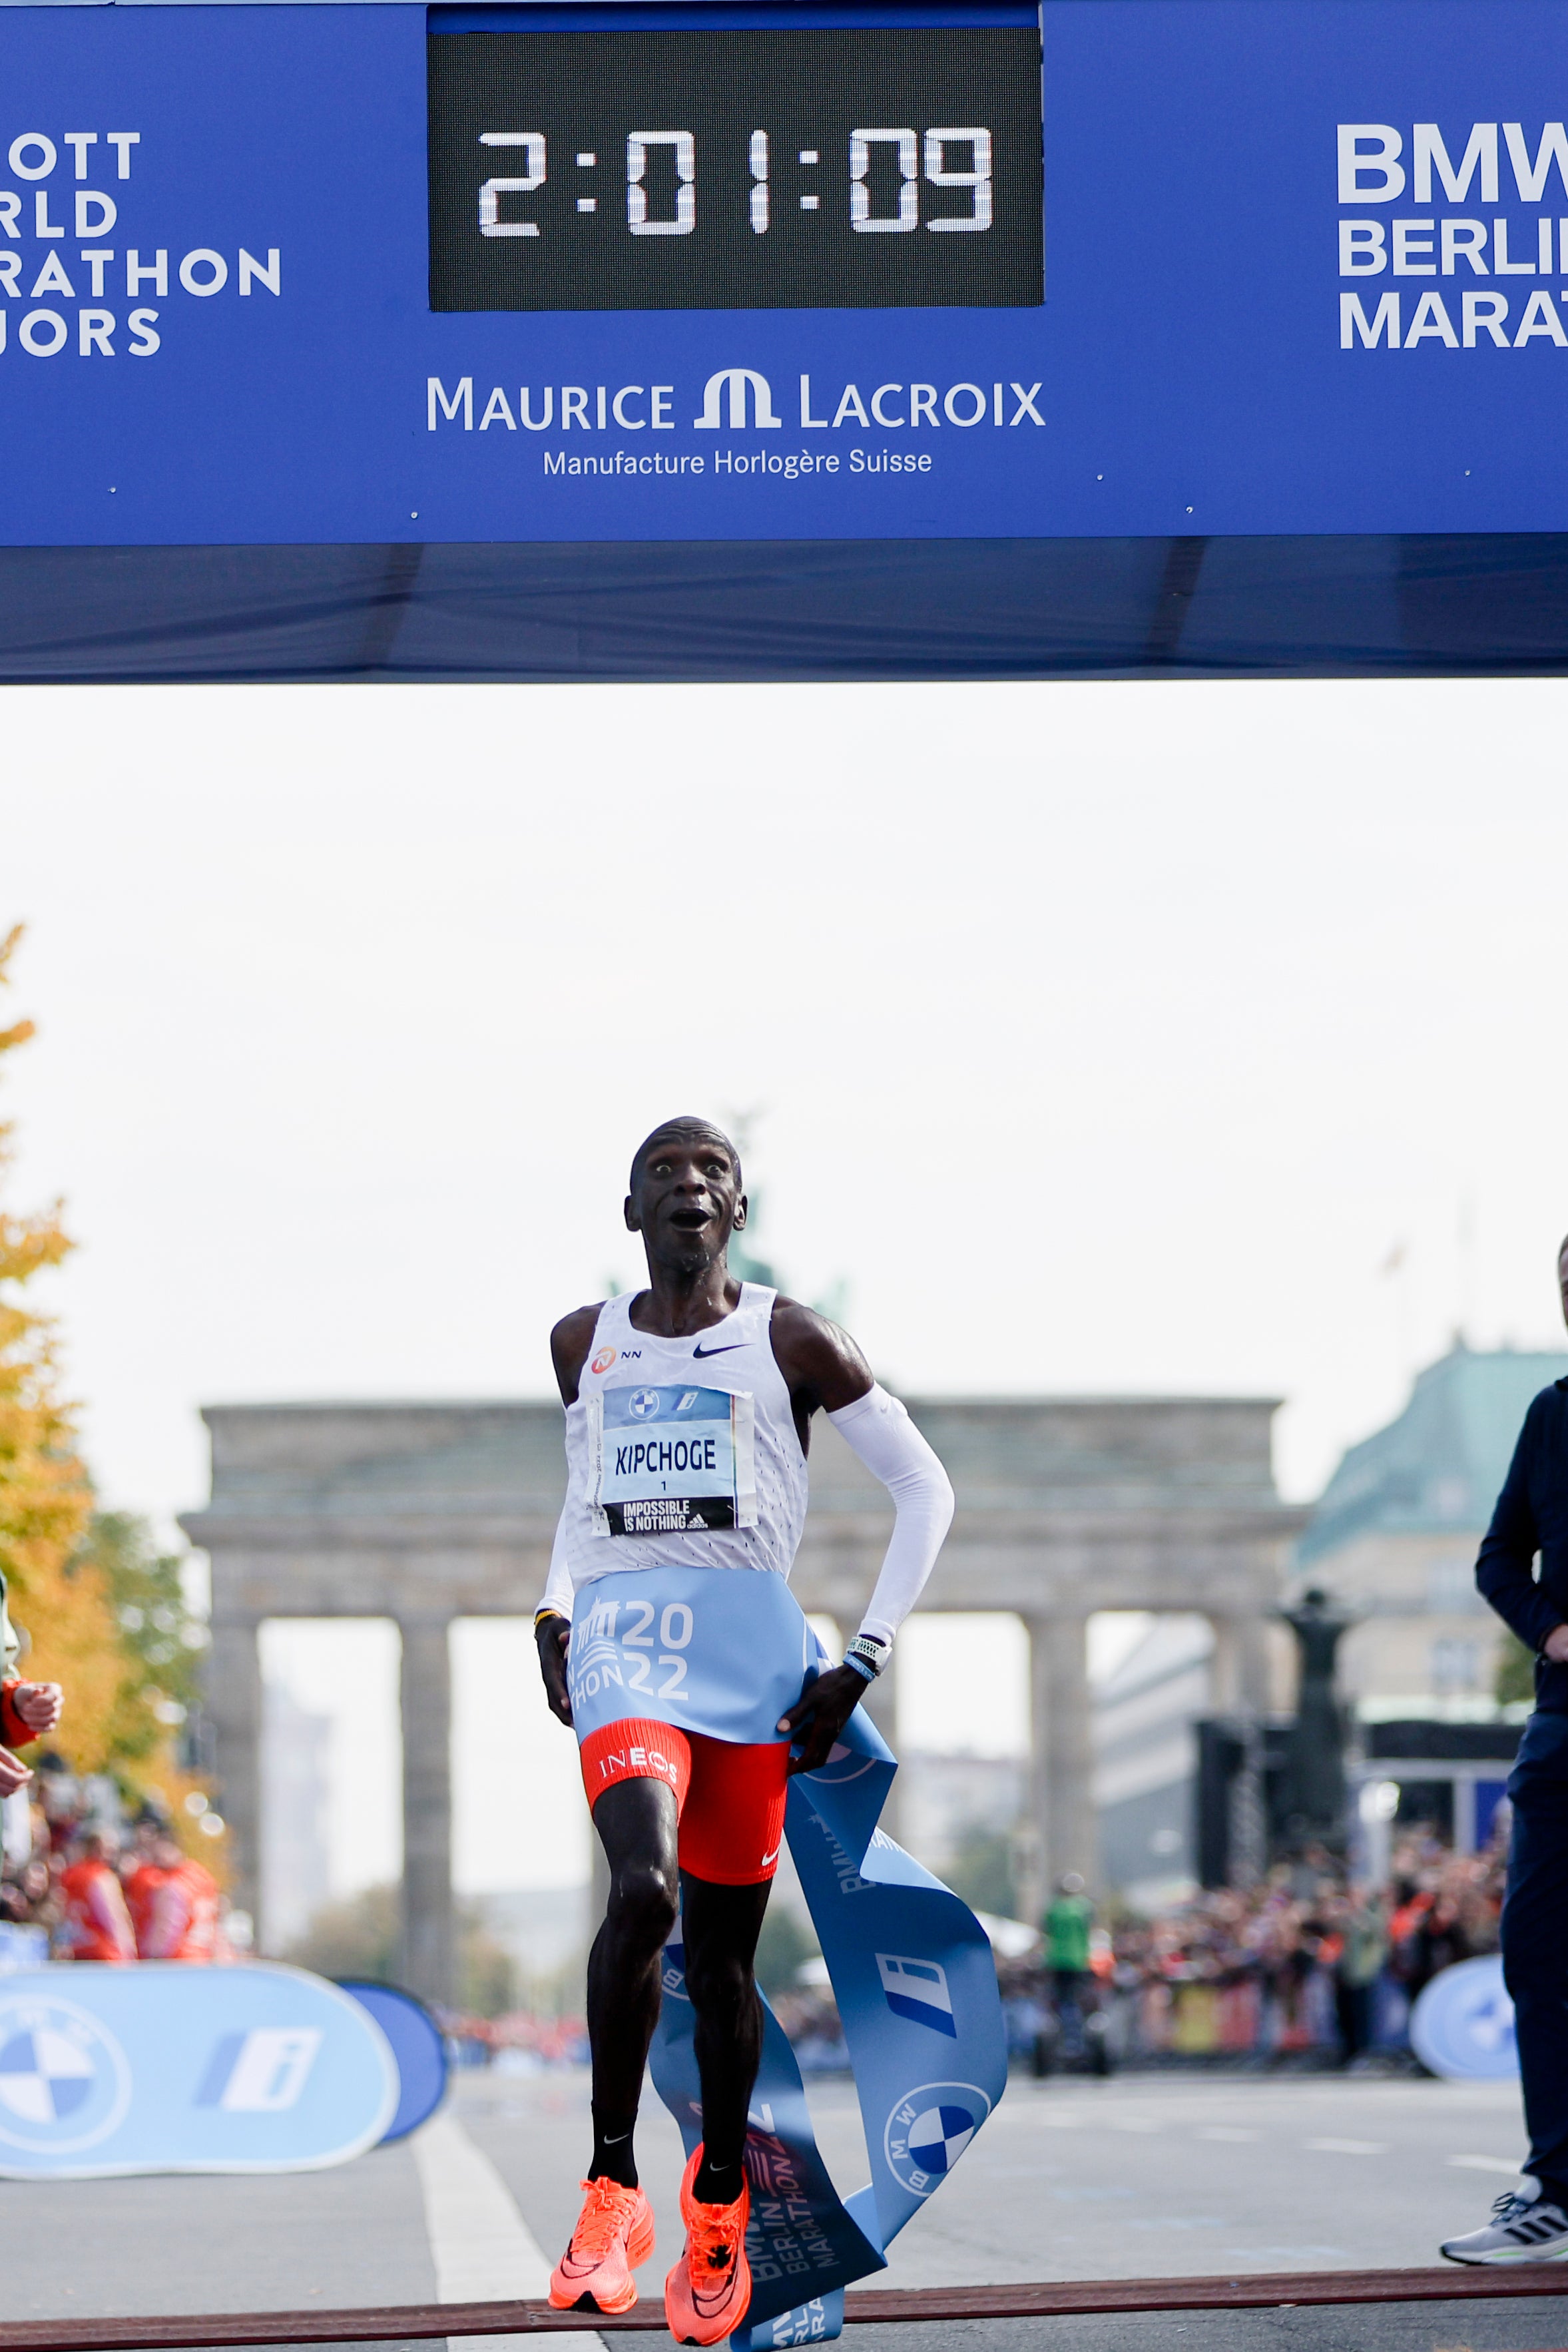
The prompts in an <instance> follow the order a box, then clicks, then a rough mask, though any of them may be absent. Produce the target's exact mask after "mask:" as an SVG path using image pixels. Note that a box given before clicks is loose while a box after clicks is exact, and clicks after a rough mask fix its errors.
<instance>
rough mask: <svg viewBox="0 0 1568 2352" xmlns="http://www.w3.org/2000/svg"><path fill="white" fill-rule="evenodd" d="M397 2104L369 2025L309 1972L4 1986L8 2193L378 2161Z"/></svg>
mask: <svg viewBox="0 0 1568 2352" xmlns="http://www.w3.org/2000/svg"><path fill="white" fill-rule="evenodd" d="M399 2092H400V2083H399V2072H398V2067H397V2064H396V2062H395V2060H394V2057H393V2054H392V2049H391V2047H390V2045H389V2043H388V2041H387V2038H386V2035H385V2034H384V2033H383V2032H382V2028H381V2026H380V2025H379V2024H378V2023H377V2022H376V2021H375V2019H374V2018H373V2017H372V2016H371V2013H370V2012H369V2011H368V2010H367V2009H366V2008H365V2007H364V2006H362V2005H361V2002H360V2001H359V2000H355V1999H353V1998H351V1997H350V1994H349V1993H347V1992H343V1991H340V1990H339V1989H338V1987H337V1986H335V1985H330V1984H327V1983H325V1982H324V1981H323V1980H322V1979H320V1978H319V1977H313V1976H308V1975H307V1974H306V1972H305V1971H304V1969H292V1968H286V1967H281V1966H278V1965H277V1963H274V1962H267V1963H250V1964H247V1965H244V1966H239V1967H233V1968H215V1969H204V1968H187V1967H182V1966H180V1965H178V1964H176V1963H173V1962H162V1961H157V1960H152V1961H145V1962H143V1963H142V1964H141V1966H140V1967H138V1968H134V1969H123V1968H102V1967H94V1966H91V1965H87V1966H78V1967H74V1968H59V1967H53V1968H51V1967H46V1968H41V1969H28V1970H19V1971H17V1972H16V1974H14V1975H11V1976H6V1977H5V1978H3V1979H0V2178H8V2179H27V2180H32V2179H54V2180H60V2179H93V2178H96V2177H99V2176H102V2175H104V2174H114V2173H131V2172H300V2171H312V2170H316V2169H319V2168H320V2167H322V2166H325V2165H331V2164H341V2163H343V2162H345V2161H346V2159H347V2158H350V2157H353V2156H359V2155H361V2154H362V2153H363V2151H364V2150H365V2149H366V2148H369V2147H374V2146H375V2145H376V2143H377V2141H378V2140H380V2139H381V2138H382V2136H383V2135H384V2134H385V2133H386V2132H387V2130H388V2128H389V2126H392V2122H393V2119H394V2116H395V2115H396V2112H397V2109H398V2105H399ZM432 2104H434V2102H432Z"/></svg>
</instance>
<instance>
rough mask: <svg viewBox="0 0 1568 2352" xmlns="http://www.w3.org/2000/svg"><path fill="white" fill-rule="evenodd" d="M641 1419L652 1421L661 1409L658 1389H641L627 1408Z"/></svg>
mask: <svg viewBox="0 0 1568 2352" xmlns="http://www.w3.org/2000/svg"><path fill="white" fill-rule="evenodd" d="M627 1410H628V1411H629V1412H632V1413H633V1414H634V1415H635V1416H636V1418H637V1419H638V1420H639V1421H652V1420H653V1415H654V1414H655V1413H656V1412H658V1410H659V1391H658V1390H657V1389H639V1390H638V1391H636V1393H635V1395H634V1396H633V1397H632V1402H631V1404H630V1405H629V1407H628V1408H627Z"/></svg>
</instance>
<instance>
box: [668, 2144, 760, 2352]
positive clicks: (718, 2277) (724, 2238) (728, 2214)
mask: <svg viewBox="0 0 1568 2352" xmlns="http://www.w3.org/2000/svg"><path fill="white" fill-rule="evenodd" d="M702 2160H703V2152H702V2149H701V2147H698V2149H697V2151H696V2154H695V2156H694V2157H693V2158H692V2160H691V2162H690V2163H689V2164H688V2165H687V2167H686V2168H685V2172H684V2173H683V2174H682V2176H681V2219H682V2221H684V2222H685V2225H686V2243H685V2252H683V2253H682V2255H681V2259H680V2261H679V2262H678V2263H676V2264H675V2267H674V2270H673V2271H672V2272H671V2273H670V2275H669V2277H668V2278H667V2279H666V2280H665V2281H664V2319H665V2323H666V2325H667V2326H668V2327H669V2331H670V2333H671V2335H672V2336H674V2339H675V2341H676V2343H677V2344H717V2343H718V2342H719V2341H720V2339H721V2338H722V2337H724V2336H728V2335H729V2334H730V2333H731V2332H732V2330H733V2329H735V2328H737V2327H738V2326H740V2323H741V2321H742V2320H743V2319H744V2318H745V2317H746V2313H747V2305H749V2303H750V2301H751V2265H750V2263H748V2262H747V2259H746V2224H747V2221H748V2220H749V2219H750V2217H751V2190H750V2189H749V2187H748V2186H747V2181H746V2178H745V2175H744V2174H743V2175H742V2177H741V2184H740V2194H739V2196H738V2197H737V2199H736V2200H735V2202H734V2204H733V2205H701V2204H699V2203H698V2202H697V2200H696V2199H695V2197H694V2196H693V2194H692V2183H693V2182H694V2181H695V2179H696V2177H697V2167H698V2165H699V2164H700V2163H701V2162H702Z"/></svg>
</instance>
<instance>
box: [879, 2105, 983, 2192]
mask: <svg viewBox="0 0 1568 2352" xmlns="http://www.w3.org/2000/svg"><path fill="white" fill-rule="evenodd" d="M990 2112H991V2103H990V2101H989V2099H988V2098H987V2096H986V2095H985V2093H984V2091H982V2090H979V2089H977V2086H976V2085H975V2084H973V2083H922V2084H921V2085H920V2087H919V2089H918V2090H915V2091H911V2092H910V2093H909V2095H908V2096H907V2097H906V2098H903V2099H900V2101H899V2103H898V2105H897V2106H896V2107H894V2111H893V2113H892V2114H891V2115H890V2116H889V2117H888V2119H887V2126H886V2128H885V2130H884V2131H883V2136H882V2147H883V2155H884V2156H885V2157H886V2158H887V2165H888V2169H889V2171H890V2172H891V2173H892V2174H893V2175H894V2179H897V2180H899V2181H901V2182H902V2183H903V2185H904V2188H905V2189H908V2190H909V2192H910V2194H911V2195H912V2196H915V2197H929V2196H930V2194H931V2191H932V2190H933V2189H936V2188H939V2187H940V2186H941V2184H942V2182H943V2181H944V2180H945V2179H946V2177H947V2175H948V2174H949V2173H950V2172H951V2171H952V2169H953V2167H954V2166H955V2165H956V2163H957V2161H958V2158H960V2157H961V2156H962V2155H963V2153H964V2150H965V2149H966V2148H967V2147H968V2145H969V2142H970V2141H971V2140H972V2139H973V2138H974V2137H975V2134H976V2133H977V2131H978V2130H979V2128H980V2126H981V2125H982V2124H983V2123H984V2122H985V2120H986V2117H987V2116H988V2115H989V2114H990Z"/></svg>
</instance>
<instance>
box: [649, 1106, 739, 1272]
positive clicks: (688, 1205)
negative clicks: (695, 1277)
mask: <svg viewBox="0 0 1568 2352" xmlns="http://www.w3.org/2000/svg"><path fill="white" fill-rule="evenodd" d="M626 1223H627V1224H628V1226H629V1227H630V1229H631V1230H632V1233H634V1234H642V1236H643V1243H644V1244H645V1246H646V1248H647V1251H648V1255H649V1256H650V1257H656V1258H658V1259H660V1260H662V1261H663V1262H664V1264H666V1265H677V1266H681V1267H684V1268H686V1269H688V1270H695V1269H696V1268H698V1267H701V1266H704V1265H711V1264H712V1263H713V1261H714V1259H715V1258H716V1257H721V1256H722V1255H723V1254H724V1251H725V1248H726V1246H727V1243H728V1241H729V1237H730V1234H732V1233H735V1232H737V1231H738V1230H739V1229H740V1227H741V1226H742V1225H744V1224H745V1223H746V1195H745V1193H744V1192H741V1190H740V1188H739V1186H738V1184H737V1181H736V1173H735V1167H734V1163H733V1162H732V1160H731V1159H730V1156H729V1154H728V1152H727V1150H725V1148H724V1146H723V1144H722V1143H718V1142H716V1141H714V1140H713V1139H710V1138H709V1137H706V1136H670V1137H668V1138H666V1139H663V1140H661V1141H660V1142H657V1143H655V1144H654V1145H653V1148H652V1150H649V1151H648V1152H646V1153H645V1154H644V1155H643V1162H642V1165H641V1166H640V1168H639V1169H638V1171H637V1181H636V1183H635V1184H634V1185H633V1187H632V1192H631V1194H630V1196H629V1198H628V1200H627V1202H626Z"/></svg>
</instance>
